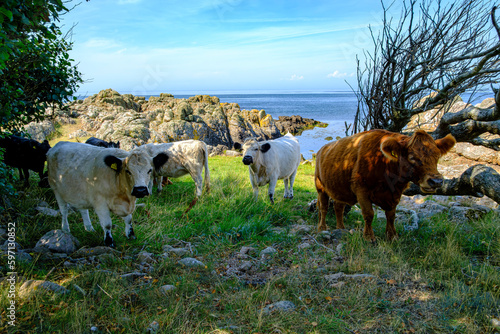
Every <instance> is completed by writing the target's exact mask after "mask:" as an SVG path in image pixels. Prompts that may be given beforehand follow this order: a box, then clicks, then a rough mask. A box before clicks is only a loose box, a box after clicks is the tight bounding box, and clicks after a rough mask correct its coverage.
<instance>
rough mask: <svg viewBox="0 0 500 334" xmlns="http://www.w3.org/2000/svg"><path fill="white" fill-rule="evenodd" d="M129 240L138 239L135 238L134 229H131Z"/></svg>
mask: <svg viewBox="0 0 500 334" xmlns="http://www.w3.org/2000/svg"><path fill="white" fill-rule="evenodd" d="M127 238H128V239H130V240H135V239H137V238H136V236H135V233H134V229H133V228H131V229H130V231H129V232H128V235H127Z"/></svg>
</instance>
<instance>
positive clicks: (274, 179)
mask: <svg viewBox="0 0 500 334" xmlns="http://www.w3.org/2000/svg"><path fill="white" fill-rule="evenodd" d="M276 183H278V178H277V177H271V178H270V180H269V191H268V193H269V200H270V201H271V204H274V190H275V189H276Z"/></svg>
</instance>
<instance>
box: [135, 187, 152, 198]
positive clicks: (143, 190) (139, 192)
mask: <svg viewBox="0 0 500 334" xmlns="http://www.w3.org/2000/svg"><path fill="white" fill-rule="evenodd" d="M132 196H135V197H137V198H143V197H146V196H149V191H148V187H134V189H133V190H132Z"/></svg>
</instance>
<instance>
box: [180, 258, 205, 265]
mask: <svg viewBox="0 0 500 334" xmlns="http://www.w3.org/2000/svg"><path fill="white" fill-rule="evenodd" d="M179 264H182V265H183V266H186V267H189V268H205V264H204V263H203V262H201V261H199V260H197V259H195V258H192V257H186V258H183V259H182V260H179Z"/></svg>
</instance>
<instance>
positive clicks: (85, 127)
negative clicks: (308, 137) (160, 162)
mask: <svg viewBox="0 0 500 334" xmlns="http://www.w3.org/2000/svg"><path fill="white" fill-rule="evenodd" d="M48 114H49V115H50V116H51V117H50V118H51V120H47V121H45V122H43V123H41V124H30V125H28V126H27V127H26V132H28V133H29V134H30V135H31V137H32V138H35V139H37V140H43V139H45V138H46V137H47V136H49V135H50V134H51V133H53V132H55V131H56V129H55V128H56V126H55V124H62V125H67V124H74V125H76V126H77V127H78V130H76V131H74V132H73V133H71V134H70V135H69V137H70V138H86V137H90V136H95V137H98V138H101V139H104V140H106V141H114V142H117V141H120V143H121V147H122V148H123V149H126V150H129V149H132V148H134V147H136V146H139V145H143V144H146V143H162V142H171V141H178V140H186V139H198V140H202V141H204V142H205V143H207V144H208V145H210V147H211V148H213V149H216V151H217V152H222V151H224V150H227V149H230V148H231V147H232V146H233V144H234V143H235V142H242V141H243V140H245V138H247V137H257V138H259V139H262V140H265V139H274V138H278V137H280V136H282V135H284V134H286V133H287V132H291V133H293V134H300V133H301V132H302V131H304V130H305V129H311V128H313V127H315V126H326V124H324V123H321V122H318V121H315V120H312V119H307V118H302V117H301V116H290V117H280V118H279V120H274V119H273V117H272V116H271V115H269V114H266V112H265V110H255V109H254V110H245V109H243V110H242V109H241V108H240V106H239V105H238V104H237V103H221V102H220V100H219V98H218V97H216V96H209V95H197V96H192V97H189V98H187V99H178V98H175V97H174V96H173V95H171V94H160V96H151V97H149V99H147V100H146V98H145V97H141V96H133V95H131V94H123V95H122V94H119V93H118V92H116V91H114V90H112V89H106V90H103V91H101V92H99V93H98V94H95V95H92V96H89V97H87V98H86V99H84V100H76V101H73V102H70V103H68V104H67V105H66V106H65V107H64V108H62V109H53V110H48Z"/></svg>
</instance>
